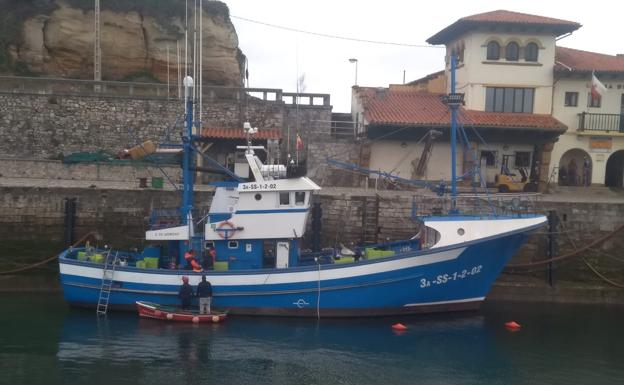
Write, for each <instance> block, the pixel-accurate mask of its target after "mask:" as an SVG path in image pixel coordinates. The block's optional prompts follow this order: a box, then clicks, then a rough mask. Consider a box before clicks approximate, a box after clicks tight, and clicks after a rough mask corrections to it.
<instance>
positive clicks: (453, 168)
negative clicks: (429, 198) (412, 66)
mask: <svg viewBox="0 0 624 385" xmlns="http://www.w3.org/2000/svg"><path fill="white" fill-rule="evenodd" d="M456 66H457V62H456V58H455V55H451V94H454V93H455V70H456ZM458 107H459V106H457V105H455V104H452V105H451V209H452V210H453V211H455V210H456V207H457V180H456V179H457V154H456V151H457V148H456V146H457V108H458Z"/></svg>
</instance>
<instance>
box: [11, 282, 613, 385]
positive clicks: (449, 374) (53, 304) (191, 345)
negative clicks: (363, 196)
mask: <svg viewBox="0 0 624 385" xmlns="http://www.w3.org/2000/svg"><path fill="white" fill-rule="evenodd" d="M0 304H2V313H1V315H0V384H90V385H93V384H100V383H102V384H104V383H105V384H150V385H155V384H156V385H157V384H209V383H213V384H214V383H220V384H302V385H303V384H418V383H426V384H537V383H539V384H589V383H591V384H615V383H621V382H622V379H623V378H624V360H623V358H622V357H624V333H623V332H622V331H621V329H620V328H621V326H622V319H624V318H623V317H624V308H622V307H604V306H586V305H585V306H576V305H556V306H553V305H538V304H519V303H499V302H491V303H486V305H485V306H484V308H483V309H482V310H480V311H478V312H467V313H460V314H438V315H427V316H412V317H386V318H371V319H323V320H320V321H317V320H314V319H293V318H250V317H234V316H232V317H230V318H229V319H228V320H227V321H226V322H225V323H223V324H209V325H193V324H172V323H166V322H162V321H156V320H147V319H139V318H138V316H136V315H135V314H133V313H110V314H109V315H108V316H107V317H100V318H98V317H97V316H96V315H95V311H92V310H81V309H72V308H68V307H67V306H66V305H65V304H64V302H63V301H62V298H60V297H59V296H56V295H41V294H38V295H34V294H11V295H8V294H4V295H2V296H0ZM510 320H514V321H516V322H518V323H520V324H521V325H522V328H521V329H520V330H518V331H515V332H512V331H509V330H507V329H506V328H505V326H504V323H505V322H507V321H510ZM396 322H401V323H403V324H404V325H406V326H407V327H408V329H407V330H406V331H404V332H396V331H393V330H392V328H391V325H392V324H394V323H396Z"/></svg>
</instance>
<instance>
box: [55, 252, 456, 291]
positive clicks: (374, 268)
mask: <svg viewBox="0 0 624 385" xmlns="http://www.w3.org/2000/svg"><path fill="white" fill-rule="evenodd" d="M465 249H466V248H465V247H462V248H457V249H451V250H445V251H441V252H438V253H432V254H426V255H420V256H414V257H409V258H401V259H392V260H388V261H385V262H377V263H367V264H363V265H357V264H354V265H353V266H349V267H346V266H345V267H343V268H336V269H328V270H323V269H322V266H321V270H320V271H319V270H308V271H299V272H292V273H279V274H271V273H264V274H263V273H259V274H233V275H224V274H219V275H211V274H210V271H207V272H206V276H208V277H210V282H211V283H212V284H213V285H217V286H247V285H274V284H289V283H303V282H317V281H319V280H320V281H321V282H322V281H325V280H334V279H343V278H354V277H362V276H367V275H372V274H379V273H385V272H389V271H396V270H402V269H407V268H412V267H417V266H424V265H430V264H434V263H439V262H445V261H450V260H453V259H457V257H459V255H460V254H461V253H462V252H463V251H464V250H465ZM60 271H61V274H65V275H75V276H79V277H85V278H93V279H101V278H102V274H103V273H102V268H99V267H91V266H79V265H74V264H66V263H63V260H62V259H61V260H60ZM182 274H185V272H184V271H180V274H179V275H178V274H173V275H172V274H145V273H142V272H140V271H136V272H134V271H116V272H115V275H114V280H115V281H122V282H131V283H138V284H151V285H179V284H180V282H179V281H180V275H182ZM189 279H190V281H191V282H190V283H191V285H193V284H197V283H199V280H200V279H201V277H200V276H195V275H191V276H189Z"/></svg>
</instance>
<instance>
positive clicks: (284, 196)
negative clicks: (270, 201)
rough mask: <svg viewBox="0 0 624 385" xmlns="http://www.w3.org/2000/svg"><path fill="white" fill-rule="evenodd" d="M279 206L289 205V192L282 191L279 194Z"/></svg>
mask: <svg viewBox="0 0 624 385" xmlns="http://www.w3.org/2000/svg"><path fill="white" fill-rule="evenodd" d="M279 202H280V206H288V205H290V193H287V192H283V193H280V194H279Z"/></svg>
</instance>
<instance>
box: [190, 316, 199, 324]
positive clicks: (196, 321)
mask: <svg viewBox="0 0 624 385" xmlns="http://www.w3.org/2000/svg"><path fill="white" fill-rule="evenodd" d="M191 321H193V323H194V324H196V323H199V317H198V316H195V317H193V318H191Z"/></svg>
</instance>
